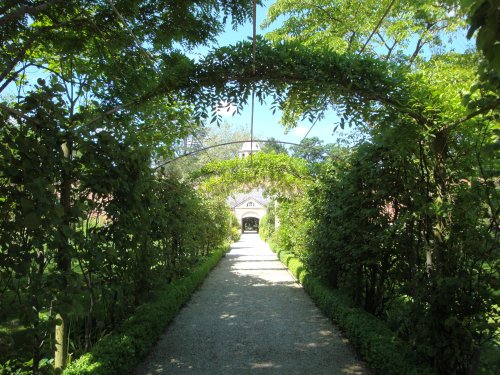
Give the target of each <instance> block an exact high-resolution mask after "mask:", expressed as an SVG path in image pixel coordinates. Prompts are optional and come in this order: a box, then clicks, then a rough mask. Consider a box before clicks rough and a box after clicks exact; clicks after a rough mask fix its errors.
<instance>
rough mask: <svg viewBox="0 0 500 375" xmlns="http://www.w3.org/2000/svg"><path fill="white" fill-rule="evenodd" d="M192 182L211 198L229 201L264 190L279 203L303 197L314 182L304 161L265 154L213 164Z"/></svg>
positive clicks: (198, 174) (206, 167)
mask: <svg viewBox="0 0 500 375" xmlns="http://www.w3.org/2000/svg"><path fill="white" fill-rule="evenodd" d="M191 178H192V180H193V182H194V183H195V184H196V185H197V186H198V189H200V190H202V191H205V192H206V193H207V194H209V195H211V196H221V197H227V196H229V195H231V194H233V193H236V192H240V191H243V192H249V191H251V190H253V189H257V188H263V189H264V191H265V193H266V194H267V195H269V196H273V197H276V198H277V199H282V198H286V197H292V196H294V195H297V194H301V193H303V191H304V190H305V189H306V187H307V186H308V185H310V184H311V183H312V182H313V178H312V177H311V175H310V171H309V169H308V167H307V164H306V162H305V161H304V160H302V159H298V158H294V157H291V156H289V155H286V154H274V153H263V152H259V153H256V154H254V155H252V157H246V158H235V159H230V160H221V161H215V162H212V163H209V164H207V165H205V166H204V167H203V168H202V169H201V170H199V171H198V172H196V173H194V174H193V175H192V176H191Z"/></svg>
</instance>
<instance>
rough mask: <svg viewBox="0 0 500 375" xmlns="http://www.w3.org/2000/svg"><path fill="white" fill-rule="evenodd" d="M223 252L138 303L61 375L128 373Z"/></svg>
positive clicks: (148, 349)
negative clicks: (122, 319)
mask: <svg viewBox="0 0 500 375" xmlns="http://www.w3.org/2000/svg"><path fill="white" fill-rule="evenodd" d="M225 252H226V249H218V250H216V251H215V252H214V253H213V254H212V255H211V256H210V257H209V258H208V259H207V260H206V261H204V262H203V263H202V264H201V265H199V266H198V267H196V268H195V269H194V270H193V272H192V273H191V274H190V275H189V276H186V277H184V278H182V279H179V280H176V281H174V282H172V283H170V284H168V285H167V286H166V287H165V288H164V289H161V290H160V291H159V292H158V295H157V297H156V298H155V299H154V300H153V301H152V302H149V303H145V304H143V305H141V306H139V307H138V308H137V310H136V311H135V313H134V315H132V316H131V317H130V318H129V319H127V320H126V321H125V322H123V324H121V325H120V326H119V327H117V328H116V330H114V331H113V332H112V333H111V334H109V335H108V336H105V337H104V338H102V339H101V340H100V341H98V342H97V343H96V345H95V346H94V348H93V349H92V351H91V352H89V353H86V354H84V355H83V356H81V357H80V358H78V359H77V360H76V361H74V362H73V363H71V365H70V366H69V367H68V368H67V369H66V370H65V371H64V374H65V375H76V374H99V375H108V374H109V375H112V374H128V373H130V372H131V370H132V369H133V368H134V367H135V366H136V365H137V364H138V363H139V361H140V360H141V359H143V358H144V357H145V356H146V354H147V353H148V352H149V351H150V349H151V348H152V347H153V345H154V344H155V342H156V341H157V340H158V338H159V336H160V335H161V334H162V333H163V332H164V330H165V328H166V327H167V325H168V324H169V323H170V322H171V321H172V319H173V318H174V317H175V316H176V315H177V313H178V312H179V310H180V308H181V307H182V306H183V305H184V304H185V303H186V302H187V301H188V300H189V298H190V297H191V294H192V293H193V292H194V291H195V290H196V288H197V287H198V286H199V285H200V284H201V283H202V282H203V280H204V279H205V277H206V276H207V275H208V273H209V272H210V270H211V269H212V268H213V267H214V266H215V265H216V264H217V263H218V262H219V260H220V259H221V257H222V255H223V254H224V253H225Z"/></svg>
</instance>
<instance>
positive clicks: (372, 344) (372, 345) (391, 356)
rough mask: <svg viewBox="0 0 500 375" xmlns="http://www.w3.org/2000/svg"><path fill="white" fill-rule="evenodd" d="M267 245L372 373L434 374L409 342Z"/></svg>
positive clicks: (300, 264) (287, 253)
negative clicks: (420, 360) (418, 357)
mask: <svg viewBox="0 0 500 375" xmlns="http://www.w3.org/2000/svg"><path fill="white" fill-rule="evenodd" d="M268 245H269V248H270V249H271V250H272V251H273V252H274V253H276V255H277V257H278V259H279V260H280V262H281V263H282V264H283V265H284V266H285V267H286V268H287V269H288V270H289V271H290V273H291V274H292V275H293V277H294V278H295V279H296V280H297V282H298V283H299V284H301V285H302V287H303V288H304V290H305V292H306V293H307V294H308V295H309V297H310V298H311V299H312V300H313V302H314V303H315V304H316V306H318V307H319V309H320V310H321V311H322V312H323V313H324V314H325V315H326V316H327V317H328V318H329V319H330V320H331V321H332V322H333V323H334V324H335V325H336V326H337V327H338V329H339V330H340V331H341V332H342V333H343V334H344V335H345V336H346V338H347V339H348V340H349V342H350V343H351V345H352V346H353V347H354V349H355V350H356V352H357V353H358V354H359V356H360V357H361V358H362V359H363V360H364V361H365V363H366V364H367V365H368V367H369V368H370V370H371V371H372V372H373V374H375V375H401V374H407V375H433V374H436V372H435V370H434V369H433V368H432V367H430V366H428V365H425V364H422V363H420V362H419V361H418V359H417V358H416V353H415V352H414V351H413V350H412V349H411V347H410V346H409V345H408V343H406V342H404V341H403V340H402V339H400V338H399V337H397V335H396V334H395V333H394V332H393V331H391V330H390V329H389V328H388V327H387V326H386V325H385V323H384V322H382V321H381V320H380V319H378V318H377V317H375V316H373V315H371V314H369V313H367V312H366V311H364V310H362V309H360V308H358V307H355V306H354V305H353V303H352V301H351V300H350V299H349V298H348V297H347V296H346V295H344V294H342V293H341V292H340V291H337V290H334V289H332V288H330V287H328V286H327V285H326V284H324V283H323V282H322V281H321V280H319V279H318V278H317V277H314V276H313V275H311V274H310V273H309V272H308V271H307V270H306V267H305V265H304V263H303V262H302V261H301V260H300V259H299V258H298V257H297V256H295V254H293V253H292V252H290V251H287V250H284V249H278V248H275V246H273V244H272V243H268Z"/></svg>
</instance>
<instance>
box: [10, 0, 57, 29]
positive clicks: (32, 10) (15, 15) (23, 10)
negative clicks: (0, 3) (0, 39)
mask: <svg viewBox="0 0 500 375" xmlns="http://www.w3.org/2000/svg"><path fill="white" fill-rule="evenodd" d="M64 2H65V0H49V1H47V2H46V3H43V4H40V5H37V6H33V7H29V6H27V5H22V6H20V7H19V8H17V9H16V10H14V11H12V12H10V13H8V14H6V15H4V16H3V17H2V18H0V26H4V25H6V24H7V23H9V22H12V21H15V20H18V19H20V18H23V17H24V16H25V15H27V14H29V15H30V16H32V17H33V16H36V15H38V14H40V13H42V12H43V11H44V10H46V9H47V8H49V7H50V6H53V5H56V4H58V3H64Z"/></svg>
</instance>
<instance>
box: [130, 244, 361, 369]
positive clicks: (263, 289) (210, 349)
mask: <svg viewBox="0 0 500 375" xmlns="http://www.w3.org/2000/svg"><path fill="white" fill-rule="evenodd" d="M253 373H266V374H287V375H288V374H314V375H316V374H369V372H368V370H367V369H366V367H365V365H364V364H363V363H362V362H361V361H359V360H358V359H357V358H356V356H355V354H354V352H353V350H352V349H351V348H350V347H349V344H348V343H347V340H346V339H344V338H342V336H341V335H340V334H339V332H338V331H337V329H336V328H335V327H334V326H333V325H332V324H331V323H330V321H329V320H328V319H327V318H325V317H324V316H323V315H322V313H321V312H320V311H319V310H318V308H317V307H316V306H315V305H314V304H313V302H312V301H311V300H310V298H309V297H308V296H307V295H306V293H305V292H304V290H303V289H302V287H301V286H300V285H298V284H297V283H296V282H295V280H294V279H293V278H292V276H291V275H290V274H289V272H288V270H286V269H285V268H284V267H283V265H282V264H281V263H280V262H279V261H278V260H277V258H276V255H275V254H274V253H273V252H271V251H270V250H269V248H268V246H267V245H266V244H265V243H264V242H263V241H261V240H260V239H259V237H258V235H257V234H244V235H243V236H242V238H241V240H240V241H239V242H237V243H236V244H234V245H233V246H232V250H231V252H229V253H228V254H227V255H226V257H225V258H223V259H222V260H221V262H220V263H219V264H218V265H217V267H216V268H215V269H214V270H213V271H212V272H211V273H210V275H209V276H208V278H207V279H206V280H205V282H204V283H203V285H202V287H201V288H200V289H199V290H198V291H197V292H196V293H195V294H194V295H193V297H192V299H191V300H190V301H189V303H188V304H187V305H186V306H185V307H184V308H183V309H182V310H181V312H180V314H179V315H178V316H177V317H176V318H175V320H174V321H173V322H172V324H171V325H170V326H169V327H168V329H167V331H166V332H165V334H164V335H163V336H162V338H161V339H160V341H159V342H158V344H157V346H156V347H155V349H154V350H153V352H152V353H151V354H150V355H149V356H148V357H147V358H146V360H145V361H144V362H143V363H142V364H141V365H140V366H138V368H137V369H136V371H135V374H136V375H145V374H203V375H206V374H217V375H219V374H238V375H239V374H253Z"/></svg>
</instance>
